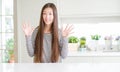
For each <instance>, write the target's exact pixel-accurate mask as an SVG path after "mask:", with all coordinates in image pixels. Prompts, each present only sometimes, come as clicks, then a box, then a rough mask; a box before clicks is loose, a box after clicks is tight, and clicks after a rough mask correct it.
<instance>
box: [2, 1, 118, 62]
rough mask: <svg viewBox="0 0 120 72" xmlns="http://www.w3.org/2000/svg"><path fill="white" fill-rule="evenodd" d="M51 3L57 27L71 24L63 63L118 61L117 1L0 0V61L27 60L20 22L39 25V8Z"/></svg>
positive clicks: (30, 59)
mask: <svg viewBox="0 0 120 72" xmlns="http://www.w3.org/2000/svg"><path fill="white" fill-rule="evenodd" d="M48 2H52V3H54V4H56V6H57V9H58V14H59V16H58V18H59V28H61V26H62V25H63V26H66V25H67V24H73V26H74V33H73V34H71V35H70V36H69V37H68V39H69V41H68V43H69V44H68V49H69V53H68V57H67V58H66V59H64V60H63V63H83V62H85V63H86V62H90V63H91V62H92V63H101V62H110V63H111V62H120V26H119V25H120V0H0V63H14V62H15V63H31V62H33V58H31V57H29V56H28V53H27V49H26V41H25V36H24V34H23V31H22V23H24V22H28V23H30V24H31V25H32V27H36V26H38V24H39V17H40V12H41V8H42V6H43V5H44V4H45V3H48Z"/></svg>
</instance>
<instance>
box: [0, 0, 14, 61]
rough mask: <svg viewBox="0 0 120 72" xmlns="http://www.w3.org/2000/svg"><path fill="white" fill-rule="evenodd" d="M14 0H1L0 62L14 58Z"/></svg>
mask: <svg viewBox="0 0 120 72" xmlns="http://www.w3.org/2000/svg"><path fill="white" fill-rule="evenodd" d="M13 15H14V14H13V0H0V62H3V63H7V62H10V60H11V59H12V60H14V51H13V50H14V49H13V48H14V24H13Z"/></svg>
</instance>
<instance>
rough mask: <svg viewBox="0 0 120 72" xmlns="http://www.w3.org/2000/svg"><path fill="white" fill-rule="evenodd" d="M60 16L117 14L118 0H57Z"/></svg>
mask: <svg viewBox="0 0 120 72" xmlns="http://www.w3.org/2000/svg"><path fill="white" fill-rule="evenodd" d="M58 1H59V2H58V4H59V11H60V16H62V17H65V16H72V17H78V16H79V17H81V16H118V15H120V0H58Z"/></svg>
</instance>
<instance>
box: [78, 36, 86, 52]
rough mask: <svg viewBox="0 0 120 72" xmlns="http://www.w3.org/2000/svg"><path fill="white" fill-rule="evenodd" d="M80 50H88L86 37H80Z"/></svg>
mask: <svg viewBox="0 0 120 72" xmlns="http://www.w3.org/2000/svg"><path fill="white" fill-rule="evenodd" d="M79 49H80V51H86V38H85V37H81V38H80V48H79Z"/></svg>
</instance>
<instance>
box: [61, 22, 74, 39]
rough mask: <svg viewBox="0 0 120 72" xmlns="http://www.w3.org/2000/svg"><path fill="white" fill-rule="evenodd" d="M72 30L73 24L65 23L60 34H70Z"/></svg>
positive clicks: (65, 35)
mask: <svg viewBox="0 0 120 72" xmlns="http://www.w3.org/2000/svg"><path fill="white" fill-rule="evenodd" d="M72 30H73V25H69V24H67V26H66V27H65V29H63V27H62V36H63V37H67V36H68V35H69V34H72V33H73V32H72Z"/></svg>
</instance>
